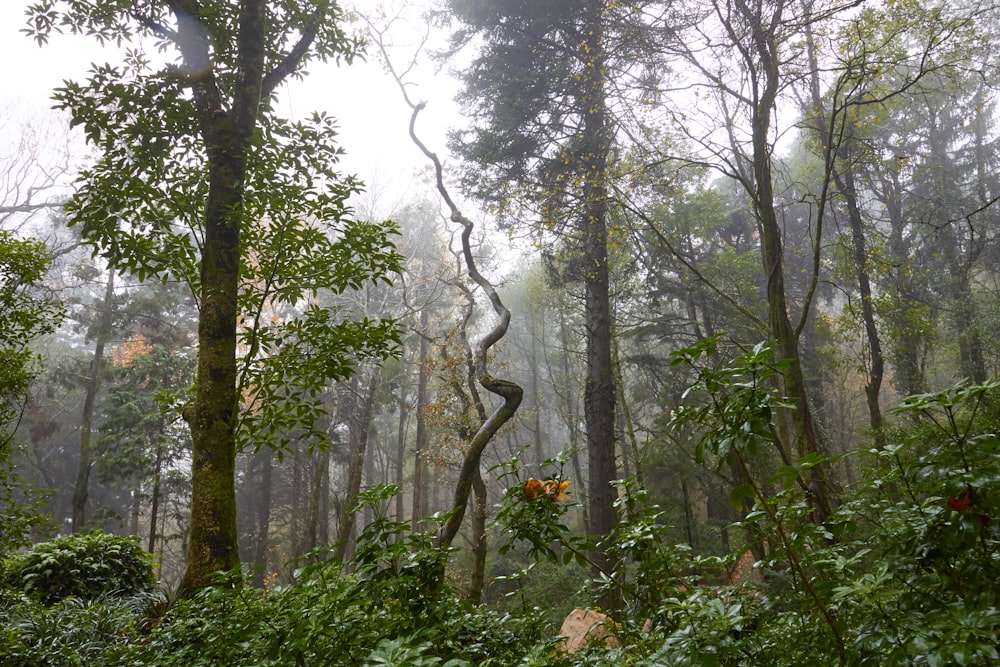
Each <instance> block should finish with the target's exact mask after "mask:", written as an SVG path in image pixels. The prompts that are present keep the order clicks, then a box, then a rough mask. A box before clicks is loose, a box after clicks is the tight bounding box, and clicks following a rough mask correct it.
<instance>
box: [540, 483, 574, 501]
mask: <svg viewBox="0 0 1000 667" xmlns="http://www.w3.org/2000/svg"><path fill="white" fill-rule="evenodd" d="M570 484H571V482H570V481H569V480H568V479H564V480H563V481H561V482H559V481H556V480H554V479H547V480H545V493H546V494H547V495H549V496H552V500H555V501H556V502H559V501H560V500H567V499H569V494H568V493H566V487H568V486H569V485H570Z"/></svg>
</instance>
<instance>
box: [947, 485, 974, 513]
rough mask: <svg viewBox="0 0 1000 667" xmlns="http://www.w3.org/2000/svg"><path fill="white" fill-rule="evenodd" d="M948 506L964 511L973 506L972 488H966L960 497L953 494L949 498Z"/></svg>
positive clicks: (957, 510)
mask: <svg viewBox="0 0 1000 667" xmlns="http://www.w3.org/2000/svg"><path fill="white" fill-rule="evenodd" d="M948 507H950V508H952V509H953V510H955V511H956V512H964V511H965V510H967V509H969V508H970V507H972V494H971V490H970V489H966V490H965V493H963V494H962V495H961V496H960V497H958V498H956V497H955V496H952V497H951V498H949V499H948Z"/></svg>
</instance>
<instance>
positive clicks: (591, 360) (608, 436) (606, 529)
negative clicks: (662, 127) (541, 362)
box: [580, 0, 620, 609]
mask: <svg viewBox="0 0 1000 667" xmlns="http://www.w3.org/2000/svg"><path fill="white" fill-rule="evenodd" d="M602 7H603V3H602V2H598V1H596V0H590V1H589V2H588V3H587V10H586V11H587V17H588V18H587V23H588V25H587V26H586V28H585V34H586V37H585V38H584V44H583V49H582V54H583V56H584V59H585V62H584V66H585V71H586V72H587V74H586V75H585V77H584V82H583V88H584V91H583V97H582V99H581V100H580V108H581V109H582V110H584V121H583V132H582V137H581V141H582V142H583V143H584V145H585V149H584V150H583V154H582V160H583V165H582V166H583V168H584V169H586V176H585V178H584V183H583V206H584V209H583V211H582V214H583V217H584V219H583V222H582V225H581V228H582V230H583V261H584V275H585V278H584V283H585V285H584V318H585V323H584V330H585V331H586V337H587V351H586V355H587V379H586V384H585V386H584V394H583V396H584V398H583V401H584V417H585V420H586V425H587V461H588V467H589V480H588V484H587V491H588V501H589V509H590V512H589V515H590V517H589V518H590V524H589V526H588V534H589V535H590V536H591V537H592V538H593V539H594V541H595V543H597V544H599V546H597V547H596V548H595V549H594V550H593V552H592V553H591V559H592V560H593V562H594V563H595V564H596V567H597V568H598V569H599V570H603V571H604V572H607V573H609V572H611V571H613V570H614V568H615V564H614V563H613V562H612V561H611V560H610V558H609V556H608V554H607V551H606V549H605V547H604V546H601V545H600V543H601V542H602V541H606V540H607V539H608V538H609V537H610V536H611V533H612V532H613V531H614V529H615V526H616V524H617V517H616V515H615V509H614V501H615V497H616V494H615V488H614V487H613V486H612V482H613V481H614V480H615V479H616V478H617V466H616V464H615V378H614V367H613V365H612V361H611V334H612V322H611V291H610V290H611V284H610V283H611V277H610V271H609V270H608V232H607V216H608V198H607V163H608V151H609V150H610V138H609V129H608V112H607V108H606V99H605V92H606V91H605V81H604V77H605V73H604V61H605V54H604V39H603V36H604V22H603V18H602V15H603V12H602ZM595 574H597V573H596V572H595ZM606 597H607V599H602V601H601V603H602V605H601V606H602V607H603V608H605V609H615V608H617V607H618V606H619V603H620V600H617V599H615V595H611V596H606Z"/></svg>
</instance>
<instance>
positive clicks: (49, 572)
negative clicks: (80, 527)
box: [3, 532, 156, 604]
mask: <svg viewBox="0 0 1000 667" xmlns="http://www.w3.org/2000/svg"><path fill="white" fill-rule="evenodd" d="M3 580H4V583H5V584H6V585H7V586H9V587H10V588H14V589H17V590H21V591H24V592H25V593H29V594H31V595H32V596H35V597H37V598H38V599H39V600H40V601H41V602H43V603H44V604H53V603H55V602H58V601H60V600H63V599H64V598H67V597H70V596H75V597H79V598H81V599H84V600H94V599H97V598H99V597H102V596H117V597H128V596H133V595H137V594H139V593H144V592H148V591H151V590H153V588H154V587H155V585H156V579H155V578H154V576H153V562H152V556H151V555H150V554H148V553H146V552H145V551H143V550H142V548H141V547H140V546H139V541H138V539H137V538H135V537H125V536H120V535H109V534H107V533H101V532H94V533H89V534H86V535H79V534H77V535H64V536H62V537H59V538H56V539H54V540H52V541H50V542H42V543H40V544H36V545H35V546H34V547H32V548H31V549H30V550H29V551H26V552H24V553H20V554H16V555H14V556H11V557H9V558H7V559H6V560H5V561H4V564H3Z"/></svg>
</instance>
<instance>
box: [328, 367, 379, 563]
mask: <svg viewBox="0 0 1000 667" xmlns="http://www.w3.org/2000/svg"><path fill="white" fill-rule="evenodd" d="M370 375H371V377H370V378H369V380H368V385H367V386H366V387H365V389H364V394H363V395H361V396H359V397H358V400H357V401H355V402H354V405H355V406H356V407H355V409H354V410H353V411H352V412H353V413H354V414H352V415H351V420H350V423H351V434H350V452H351V453H350V456H351V459H350V464H349V466H348V471H347V489H346V491H347V493H346V497H345V498H344V506H343V507H342V508H341V513H340V522H339V530H338V532H337V545H336V551H335V552H334V555H335V556H336V558H337V559H338V560H341V561H343V560H344V559H345V558H347V556H348V554H349V552H350V551H351V549H352V546H353V544H354V541H355V540H356V539H357V535H356V528H357V521H356V519H357V517H356V516H355V513H354V511H353V508H354V504H355V503H356V502H357V499H358V494H359V493H360V492H361V477H362V474H363V472H364V465H365V452H366V450H367V448H368V433H369V430H370V429H371V424H372V418H373V416H374V413H375V392H376V390H377V389H378V371H377V370H376V369H372V371H371V373H370ZM353 384H354V386H355V388H356V389H357V390H360V387H358V383H357V382H355V383H353Z"/></svg>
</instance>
